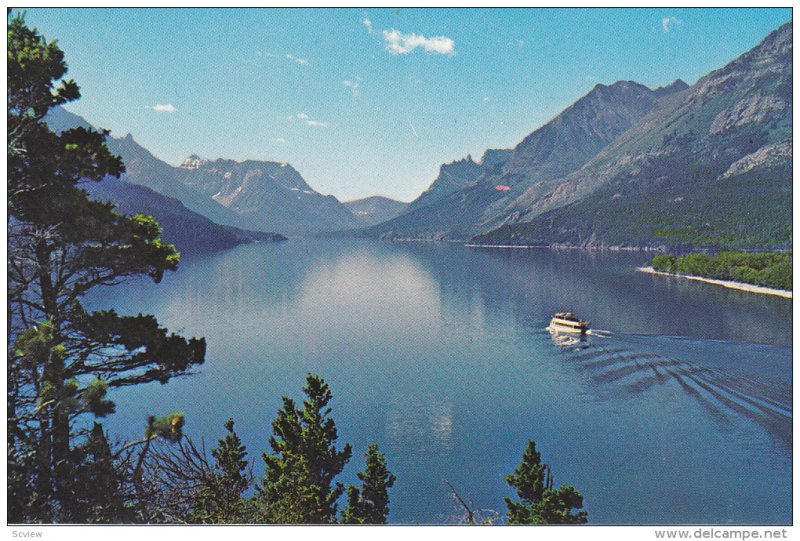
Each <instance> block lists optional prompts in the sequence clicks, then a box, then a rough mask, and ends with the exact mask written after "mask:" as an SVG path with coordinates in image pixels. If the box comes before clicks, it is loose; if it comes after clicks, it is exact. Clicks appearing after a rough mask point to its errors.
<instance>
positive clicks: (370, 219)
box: [344, 195, 408, 226]
mask: <svg viewBox="0 0 800 541" xmlns="http://www.w3.org/2000/svg"><path fill="white" fill-rule="evenodd" d="M344 206H345V207H347V210H349V211H350V212H351V213H352V214H353V216H355V217H356V218H357V219H358V220H359V221H360V222H361V224H363V225H366V226H369V225H375V224H379V223H381V222H385V221H386V220H391V219H392V218H394V217H395V216H398V215H399V214H401V213H402V212H403V211H405V210H406V208H407V207H408V203H403V202H401V201H395V200H394V199H389V198H388V197H383V196H380V195H374V196H372V197H365V198H363V199H356V200H355V201H347V202H345V203H344Z"/></svg>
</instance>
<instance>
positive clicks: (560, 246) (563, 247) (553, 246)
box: [464, 243, 661, 252]
mask: <svg viewBox="0 0 800 541" xmlns="http://www.w3.org/2000/svg"><path fill="white" fill-rule="evenodd" d="M464 246H465V247H467V248H498V249H503V250H506V249H509V248H523V249H527V250H532V249H542V248H547V249H549V250H586V251H591V252H659V251H661V248H652V247H647V246H604V245H599V246H591V245H587V246H576V245H574V244H474V243H466V244H464Z"/></svg>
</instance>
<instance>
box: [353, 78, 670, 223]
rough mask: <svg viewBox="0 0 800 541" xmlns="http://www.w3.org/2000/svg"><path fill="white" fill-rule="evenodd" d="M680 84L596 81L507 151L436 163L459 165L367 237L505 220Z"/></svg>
mask: <svg viewBox="0 0 800 541" xmlns="http://www.w3.org/2000/svg"><path fill="white" fill-rule="evenodd" d="M682 85H685V83H682V81H676V82H675V83H673V85H670V87H666V88H662V89H659V90H658V91H654V90H651V89H649V88H647V87H646V86H644V85H640V84H638V83H634V82H632V81H619V82H617V83H614V84H612V85H609V86H606V85H597V86H595V87H594V88H593V89H592V90H591V91H590V92H589V93H588V94H586V95H585V96H583V97H582V98H580V99H579V100H578V101H576V102H575V103H574V104H572V105H571V106H570V107H568V108H567V109H565V110H564V111H563V112H561V113H560V114H559V115H558V116H556V117H555V118H554V119H552V120H551V121H549V122H548V123H546V124H545V125H544V126H542V127H540V128H539V129H537V130H536V131H534V132H533V133H531V134H530V135H528V136H527V137H525V139H523V140H522V141H521V142H520V143H519V144H518V145H517V146H516V147H515V148H514V149H513V150H511V151H508V150H506V151H491V150H490V151H487V153H486V155H484V158H483V159H482V164H484V165H482V166H478V164H475V163H474V162H472V160H471V159H470V158H469V157H468V158H467V159H466V160H462V161H460V162H455V163H454V164H448V166H442V172H445V173H446V172H448V170H447V169H446V168H447V167H452V166H454V165H456V166H458V171H459V175H457V176H456V180H455V181H453V180H451V177H452V176H453V175H443V174H442V173H440V175H439V178H437V180H436V181H435V182H434V183H433V185H432V186H431V189H429V190H428V191H427V192H425V194H423V195H422V196H421V197H420V198H419V199H418V200H417V201H415V202H412V203H411V205H409V210H408V211H407V212H406V213H404V214H403V215H401V216H399V217H398V218H395V219H394V220H390V221H389V222H387V223H384V224H380V225H378V226H376V227H374V228H371V229H368V230H366V231H365V234H369V235H375V236H381V237H388V238H408V237H412V238H451V239H458V238H461V239H463V238H467V237H468V236H470V235H471V234H475V233H478V232H480V231H486V230H488V229H491V228H492V227H494V226H497V225H499V224H500V223H502V221H503V220H505V219H506V217H507V215H508V208H509V206H510V205H512V204H513V203H514V201H515V200H516V199H517V198H518V197H520V196H521V195H523V194H524V193H525V192H526V190H528V189H529V188H531V187H532V186H537V185H541V184H546V183H548V182H550V181H553V180H555V179H558V178H561V177H563V176H564V175H567V174H569V173H571V172H573V171H576V170H578V169H580V168H581V167H582V166H583V165H584V164H585V163H586V162H588V161H589V160H591V159H592V158H593V157H594V156H595V155H596V154H597V153H598V152H599V151H601V150H602V149H603V148H605V147H606V146H607V145H608V144H610V143H611V142H612V141H614V140H615V139H616V138H617V137H619V136H620V135H621V134H622V133H624V132H625V131H626V130H628V129H629V128H630V127H631V126H633V125H634V124H636V123H637V122H638V121H639V120H640V119H641V118H643V117H644V116H645V115H646V114H648V113H649V112H650V111H652V110H653V109H654V108H656V107H657V106H658V103H659V102H660V101H661V100H663V99H667V98H668V97H669V96H671V95H674V93H675V92H679V91H680V90H681V88H682ZM437 183H440V184H442V188H439V189H437ZM427 194H431V195H427Z"/></svg>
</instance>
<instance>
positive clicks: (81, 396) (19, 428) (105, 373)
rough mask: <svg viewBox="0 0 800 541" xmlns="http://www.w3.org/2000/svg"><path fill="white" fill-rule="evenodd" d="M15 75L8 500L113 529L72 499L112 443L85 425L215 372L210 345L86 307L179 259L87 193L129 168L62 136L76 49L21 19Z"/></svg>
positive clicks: (11, 41) (84, 135) (43, 515)
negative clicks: (117, 402) (141, 395)
mask: <svg viewBox="0 0 800 541" xmlns="http://www.w3.org/2000/svg"><path fill="white" fill-rule="evenodd" d="M7 67H8V81H7V82H8V117H7V129H8V147H7V158H8V160H7V161H8V169H7V176H8V182H7V202H8V215H9V222H8V246H7V247H8V290H7V293H8V294H7V309H8V314H7V316H8V322H9V323H8V338H9V342H8V344H9V346H11V345H13V347H10V348H9V349H10V351H9V357H8V368H7V374H8V389H9V393H8V399H7V400H8V402H7V409H8V434H9V436H8V445H9V453H8V456H9V467H10V468H11V469H12V470H13V471H14V472H15V476H14V477H11V478H10V482H9V487H8V493H9V495H12V494H14V495H19V496H20V497H23V498H26V500H24V501H22V502H17V504H15V505H16V507H13V508H12V509H11V511H12V513H11V514H9V517H8V518H9V520H10V521H12V522H23V521H26V522H28V521H30V522H35V521H41V522H60V521H66V520H74V519H75V517H77V518H82V519H84V520H86V521H110V520H113V517H110V516H107V515H108V513H110V512H111V511H108V510H106V511H108V513H107V512H106V511H103V512H102V513H100V512H96V510H95V511H92V510H90V509H89V508H85V509H84V510H82V511H81V513H83V514H82V515H81V514H79V513H78V510H74V511H73V510H70V509H71V508H70V504H68V503H67V501H68V500H70V499H71V498H74V497H75V495H74V494H73V487H74V486H76V485H77V484H79V483H76V481H75V476H76V475H78V474H81V475H83V473H81V472H90V471H95V469H96V468H95V466H94V464H95V462H94V460H95V459H93V458H91V457H92V456H94V455H93V452H94V451H91V449H96V448H97V446H96V445H95V447H90V448H87V449H89V450H88V451H86V452H85V453H83V455H82V454H81V452H80V451H79V450H80V449H83V446H84V445H89V444H92V445H94V443H97V439H98V437H99V436H98V434H97V433H96V431H94V430H90V429H86V428H84V429H80V428H77V427H81V426H84V427H85V426H87V425H86V423H77V422H76V419H78V418H79V417H80V416H81V415H84V414H89V415H93V416H95V417H102V416H105V415H108V414H110V413H112V412H113V411H114V404H113V402H111V401H110V400H108V399H107V397H106V396H107V392H108V389H109V388H111V387H119V386H126V385H134V384H138V383H147V382H151V381H158V382H161V383H165V382H167V381H168V380H169V379H170V378H172V377H175V376H180V375H183V374H186V373H188V372H189V371H190V369H191V367H192V366H194V365H197V364H200V363H202V362H203V359H204V356H205V342H204V341H203V339H190V340H186V339H184V338H183V337H180V336H177V335H174V334H170V335H168V334H167V331H166V329H163V328H160V327H159V326H158V323H157V321H156V320H155V319H154V318H153V317H152V316H143V315H139V316H136V317H122V316H118V315H117V314H116V313H114V312H113V311H108V312H95V313H91V312H88V311H86V310H85V309H84V307H83V306H82V304H81V301H82V299H83V298H84V297H85V295H86V294H87V293H89V292H90V291H91V290H92V289H93V288H95V287H96V286H100V285H114V284H117V283H119V282H120V281H122V280H123V279H125V278H126V277H129V276H137V275H146V276H149V277H151V278H152V279H153V280H154V281H156V282H158V281H160V280H161V278H162V277H163V275H164V272H166V271H170V270H175V269H176V268H177V265H178V259H179V256H178V253H177V252H176V251H175V248H174V247H173V246H172V245H170V244H166V243H164V242H162V241H161V239H160V237H159V234H160V229H159V226H158V224H157V223H155V221H154V220H153V219H152V218H151V217H147V216H143V215H134V216H124V215H121V214H118V213H116V212H115V211H114V209H113V207H112V206H111V205H109V204H107V203H99V202H96V201H91V200H89V199H88V197H87V195H86V192H85V191H84V190H83V189H81V184H82V183H91V182H101V181H102V180H103V179H105V178H106V177H108V176H111V177H119V175H120V174H121V173H122V172H123V171H124V167H123V165H122V162H121V161H120V159H119V158H118V157H117V156H114V155H113V154H112V153H111V152H110V151H109V150H108V148H107V147H106V145H105V138H106V135H107V132H104V131H95V130H92V129H86V128H82V127H81V128H76V129H72V130H67V131H64V132H62V133H60V134H56V133H54V132H52V131H50V129H49V127H48V125H47V124H46V122H45V121H44V120H43V119H44V117H45V115H46V114H47V112H48V111H49V110H50V109H51V108H52V107H54V106H56V105H60V104H63V103H66V102H69V101H72V100H75V99H77V98H78V97H79V92H78V87H77V85H76V84H75V83H74V82H73V81H68V80H64V79H63V77H64V75H65V74H66V70H67V66H66V64H65V62H64V54H63V52H62V51H61V50H60V49H59V48H58V47H57V46H56V44H55V43H47V42H46V40H45V39H44V38H43V37H42V36H41V35H39V34H38V32H37V31H36V30H32V29H30V28H28V27H27V26H26V25H25V21H24V20H23V18H22V17H21V16H14V17H13V18H12V20H11V21H10V22H9V25H8V66H7ZM173 420H174V419H170V421H169V422H172V421H173ZM174 428H175V427H174V426H173V427H172V429H173V430H174ZM159 431H160V433H161V434H169V432H168V431H163V430H160V429H159ZM92 438H94V440H92ZM93 441H94V443H92V442H93ZM98 445H99V444H98ZM76 453H77V455H76ZM86 453H88V454H86ZM86 457H89V459H88V460H89V461H90V462H89V463H90V464H92V466H91V467H90V470H87V469H86V467H89V466H85V464H84V463H85V459H86ZM106 462H107V461H105V462H104V461H102V460H101V462H100V463H103V464H105V463H106ZM31 465H32V467H31ZM103 467H105V466H103ZM19 472H25V474H24V475H26V476H30V477H29V478H25V479H22V478H21V477H19V476H16V474H17V473H19ZM86 474H87V475H89V473H86ZM17 483H19V484H17ZM87 505H88V504H87ZM103 513H106V515H104V516H101V515H103ZM117 518H118V519H119V520H124V517H117Z"/></svg>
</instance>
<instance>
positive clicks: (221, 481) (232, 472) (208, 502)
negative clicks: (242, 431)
mask: <svg viewBox="0 0 800 541" xmlns="http://www.w3.org/2000/svg"><path fill="white" fill-rule="evenodd" d="M225 429H226V430H227V431H228V433H227V434H226V435H225V438H224V439H221V440H219V443H218V445H217V447H216V448H215V449H214V450H213V451H211V454H212V456H213V457H214V459H215V465H214V471H213V472H211V474H210V475H209V476H208V477H207V478H206V479H204V480H203V482H202V483H201V486H200V489H199V491H198V496H197V501H196V503H195V505H194V508H193V509H192V510H191V512H190V516H189V522H195V523H201V524H236V523H242V522H246V521H247V516H246V515H247V506H246V501H245V499H244V498H243V494H244V492H245V491H246V490H247V489H248V488H250V477H249V476H248V475H247V471H246V470H247V465H248V463H247V460H246V459H245V457H246V456H247V449H246V448H245V446H244V445H242V440H241V439H239V436H238V434H236V432H235V431H234V430H233V419H229V420H228V421H227V422H226V423H225Z"/></svg>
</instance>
